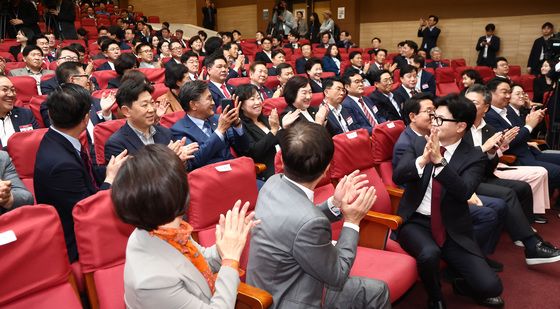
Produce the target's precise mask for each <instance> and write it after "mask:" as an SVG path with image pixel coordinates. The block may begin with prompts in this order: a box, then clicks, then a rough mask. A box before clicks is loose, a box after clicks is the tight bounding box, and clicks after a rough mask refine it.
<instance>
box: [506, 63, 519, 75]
mask: <svg viewBox="0 0 560 309" xmlns="http://www.w3.org/2000/svg"><path fill="white" fill-rule="evenodd" d="M508 74H509V77H510V78H514V77H519V76H521V66H519V65H510V66H509V73H508Z"/></svg>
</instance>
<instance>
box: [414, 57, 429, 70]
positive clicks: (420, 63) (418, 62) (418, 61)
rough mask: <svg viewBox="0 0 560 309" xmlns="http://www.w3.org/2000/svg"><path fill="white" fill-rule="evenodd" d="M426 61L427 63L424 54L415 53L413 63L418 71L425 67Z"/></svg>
mask: <svg viewBox="0 0 560 309" xmlns="http://www.w3.org/2000/svg"><path fill="white" fill-rule="evenodd" d="M425 63H426V58H424V57H423V56H420V55H414V57H412V63H411V65H412V66H413V67H415V68H416V69H417V70H418V71H420V70H422V69H423V68H424V64H425Z"/></svg>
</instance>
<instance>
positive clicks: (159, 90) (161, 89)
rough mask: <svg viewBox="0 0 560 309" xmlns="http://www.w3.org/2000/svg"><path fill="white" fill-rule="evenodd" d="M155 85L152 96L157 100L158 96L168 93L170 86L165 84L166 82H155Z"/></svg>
mask: <svg viewBox="0 0 560 309" xmlns="http://www.w3.org/2000/svg"><path fill="white" fill-rule="evenodd" d="M153 86H154V92H152V98H153V99H154V100H156V99H157V98H159V97H160V96H162V95H164V94H166V93H167V92H168V91H169V88H167V86H165V84H164V83H155V84H153Z"/></svg>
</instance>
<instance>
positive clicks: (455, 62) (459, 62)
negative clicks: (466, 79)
mask: <svg viewBox="0 0 560 309" xmlns="http://www.w3.org/2000/svg"><path fill="white" fill-rule="evenodd" d="M466 66H467V61H465V59H463V58H458V59H451V67H452V68H457V67H466Z"/></svg>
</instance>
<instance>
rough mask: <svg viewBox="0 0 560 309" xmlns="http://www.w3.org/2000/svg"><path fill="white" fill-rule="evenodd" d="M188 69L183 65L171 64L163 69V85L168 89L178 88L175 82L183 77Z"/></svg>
mask: <svg viewBox="0 0 560 309" xmlns="http://www.w3.org/2000/svg"><path fill="white" fill-rule="evenodd" d="M188 72H189V70H188V69H187V67H186V66H184V65H172V66H169V67H168V68H166V69H165V86H166V87H167V88H169V89H178V88H179V86H177V82H178V81H181V80H183V78H185V74H186V73H188Z"/></svg>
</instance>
